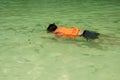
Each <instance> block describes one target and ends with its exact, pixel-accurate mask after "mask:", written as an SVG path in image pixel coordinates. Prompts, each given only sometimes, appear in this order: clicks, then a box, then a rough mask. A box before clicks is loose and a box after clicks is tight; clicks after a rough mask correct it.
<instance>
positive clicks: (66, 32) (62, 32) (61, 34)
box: [47, 23, 100, 40]
mask: <svg viewBox="0 0 120 80" xmlns="http://www.w3.org/2000/svg"><path fill="white" fill-rule="evenodd" d="M47 32H50V33H53V34H55V36H56V37H57V38H58V39H66V38H72V39H74V38H76V37H78V36H83V37H84V38H86V39H87V40H88V39H98V38H99V37H98V36H99V35H100V33H97V32H94V31H88V30H81V29H79V28H66V27H57V26H56V25H55V24H54V23H53V24H49V26H48V28H47Z"/></svg>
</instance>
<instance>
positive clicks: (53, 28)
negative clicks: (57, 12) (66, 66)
mask: <svg viewBox="0 0 120 80" xmlns="http://www.w3.org/2000/svg"><path fill="white" fill-rule="evenodd" d="M56 29H57V26H56V25H55V24H54V23H53V24H49V26H48V28H47V32H53V31H55V30H56Z"/></svg>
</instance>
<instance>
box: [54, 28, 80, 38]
mask: <svg viewBox="0 0 120 80" xmlns="http://www.w3.org/2000/svg"><path fill="white" fill-rule="evenodd" d="M79 30H80V29H79V28H66V27H59V28H57V29H56V30H55V31H54V32H53V33H54V34H56V35H59V34H60V35H63V36H66V37H69V38H74V37H76V36H77V35H78V32H79Z"/></svg>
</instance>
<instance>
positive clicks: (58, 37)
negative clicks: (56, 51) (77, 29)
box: [55, 34, 68, 40]
mask: <svg viewBox="0 0 120 80" xmlns="http://www.w3.org/2000/svg"><path fill="white" fill-rule="evenodd" d="M55 38H56V39H57V40H64V39H67V38H68V37H67V36H64V35H62V34H58V35H55Z"/></svg>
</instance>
